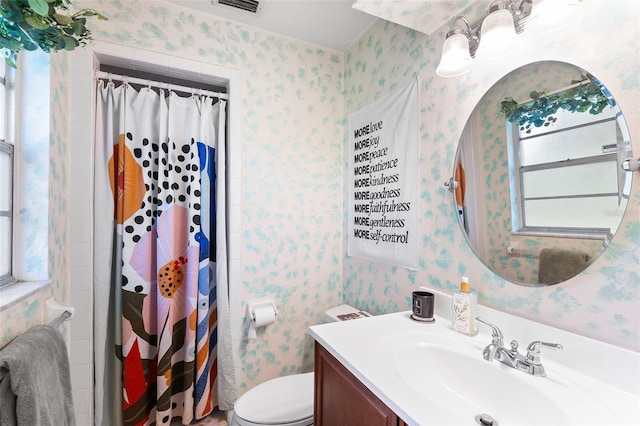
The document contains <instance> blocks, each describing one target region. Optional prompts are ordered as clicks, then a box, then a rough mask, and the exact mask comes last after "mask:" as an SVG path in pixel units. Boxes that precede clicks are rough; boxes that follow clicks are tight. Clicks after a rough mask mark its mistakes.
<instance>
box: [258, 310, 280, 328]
mask: <svg viewBox="0 0 640 426" xmlns="http://www.w3.org/2000/svg"><path fill="white" fill-rule="evenodd" d="M253 322H255V324H256V327H264V326H265V325H269V324H273V323H274V322H276V311H275V310H274V309H273V306H261V307H259V308H256V310H255V311H253Z"/></svg>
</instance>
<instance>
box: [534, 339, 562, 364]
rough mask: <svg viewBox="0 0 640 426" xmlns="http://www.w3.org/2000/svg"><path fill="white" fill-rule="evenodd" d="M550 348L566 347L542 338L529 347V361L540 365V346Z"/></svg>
mask: <svg viewBox="0 0 640 426" xmlns="http://www.w3.org/2000/svg"><path fill="white" fill-rule="evenodd" d="M541 347H544V348H549V349H553V350H560V349H564V348H563V347H562V345H561V344H559V343H548V342H543V341H540V340H536V341H535V342H531V343H530V344H529V346H528V347H527V361H528V362H529V364H531V365H540V348H541Z"/></svg>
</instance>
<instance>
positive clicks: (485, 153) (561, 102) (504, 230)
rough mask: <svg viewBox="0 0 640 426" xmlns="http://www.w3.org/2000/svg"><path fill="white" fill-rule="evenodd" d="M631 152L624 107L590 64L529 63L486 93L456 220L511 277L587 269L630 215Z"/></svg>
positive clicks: (462, 147)
mask: <svg viewBox="0 0 640 426" xmlns="http://www.w3.org/2000/svg"><path fill="white" fill-rule="evenodd" d="M629 158H633V156H632V153H631V141H630V137H629V132H628V129H627V125H626V124H625V121H624V117H623V115H622V111H620V108H619V107H618V105H617V104H616V101H615V99H614V98H613V97H612V96H611V94H610V93H609V92H608V91H607V89H606V88H605V87H604V86H603V85H602V83H601V82H600V81H598V80H597V79H596V78H595V77H594V76H592V75H591V74H589V73H588V72H587V71H585V70H583V69H581V68H579V67H576V66H574V65H571V64H567V63H564V62H555V61H545V62H536V63H532V64H528V65H526V66H523V67H521V68H519V69H517V70H515V71H513V72H511V73H509V74H507V75H506V76H504V77H503V78H502V79H501V80H500V81H498V82H497V83H496V84H495V85H494V86H493V87H491V89H489V91H488V92H487V93H486V94H485V95H484V96H483V97H482V99H481V100H480V102H479V103H478V105H477V106H476V107H475V109H474V110H473V112H472V113H471V116H470V117H469V120H468V121H467V124H466V126H465V128H464V131H463V133H462V136H461V138H460V143H459V145H458V150H457V153H456V159H455V163H454V177H453V178H452V180H450V181H449V182H448V183H447V186H448V187H449V189H450V190H451V191H452V192H453V194H454V197H453V198H454V202H455V204H456V209H457V211H458V219H459V222H460V226H461V227H462V230H463V233H464V235H465V237H466V239H467V242H468V243H469V245H470V246H471V248H472V249H473V251H474V252H475V254H476V256H477V257H478V258H479V259H480V260H482V262H483V263H484V264H485V265H486V266H487V267H488V268H489V269H491V270H492V271H493V272H495V273H496V274H497V275H499V276H501V277H503V278H504V279H505V280H508V281H511V282H514V283H518V284H523V285H529V286H544V285H551V284H557V283H560V282H563V281H565V280H567V279H569V278H571V277H573V276H575V275H577V274H578V273H580V272H581V271H582V270H583V269H585V268H586V267H587V266H589V264H591V263H592V262H593V261H594V259H596V258H597V257H598V256H599V255H600V254H601V253H602V252H603V251H604V250H605V249H606V247H607V245H608V244H609V242H610V241H611V238H612V237H613V235H614V234H615V232H616V230H617V228H618V225H619V224H620V221H621V219H622V217H623V215H624V211H625V208H626V206H627V201H628V197H629V193H630V189H631V178H632V173H631V172H626V171H624V170H623V169H622V168H621V167H620V165H621V164H622V163H624V162H625V160H627V159H629Z"/></svg>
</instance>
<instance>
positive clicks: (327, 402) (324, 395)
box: [313, 342, 406, 426]
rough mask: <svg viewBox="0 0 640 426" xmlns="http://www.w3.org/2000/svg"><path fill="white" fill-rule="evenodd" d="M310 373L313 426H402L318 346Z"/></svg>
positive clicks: (398, 419)
mask: <svg viewBox="0 0 640 426" xmlns="http://www.w3.org/2000/svg"><path fill="white" fill-rule="evenodd" d="M314 370H315V397H314V398H315V401H314V410H313V411H314V414H313V424H314V426H364V425H366V426H406V423H405V422H403V421H402V420H401V419H400V418H398V416H397V415H396V414H395V413H394V412H393V411H392V410H391V409H390V408H389V407H387V406H386V405H385V403H384V402H382V401H381V400H380V399H379V398H378V397H377V396H375V395H374V394H373V392H371V391H370V390H369V389H367V387H366V386H365V385H363V384H362V382H360V381H359V380H358V379H357V378H356V377H355V376H354V375H353V374H351V372H350V371H349V370H347V369H346V368H345V367H344V366H343V365H342V364H341V363H340V361H338V360H337V359H336V358H335V357H334V356H333V355H331V354H330V353H329V352H328V351H327V350H326V349H325V348H324V347H322V345H320V344H319V343H318V342H316V343H315V367H314Z"/></svg>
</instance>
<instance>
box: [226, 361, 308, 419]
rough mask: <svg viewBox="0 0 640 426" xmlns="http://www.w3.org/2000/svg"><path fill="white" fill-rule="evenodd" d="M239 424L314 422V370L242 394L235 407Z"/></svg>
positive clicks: (259, 386)
mask: <svg viewBox="0 0 640 426" xmlns="http://www.w3.org/2000/svg"><path fill="white" fill-rule="evenodd" d="M234 412H235V415H234V421H236V422H237V424H238V425H240V426H262V425H279V426H285V425H286V426H304V425H311V424H312V423H313V372H311V373H304V374H292V375H290V376H283V377H278V378H276V379H272V380H268V381H266V382H264V383H261V384H259V385H258V386H256V387H255V388H253V389H251V390H250V391H248V392H247V393H245V394H244V395H242V396H241V397H240V398H239V399H238V400H237V401H236V404H235V407H234Z"/></svg>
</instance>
